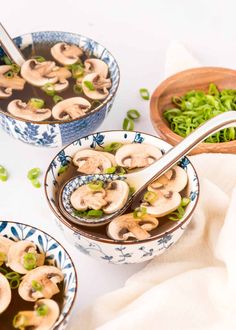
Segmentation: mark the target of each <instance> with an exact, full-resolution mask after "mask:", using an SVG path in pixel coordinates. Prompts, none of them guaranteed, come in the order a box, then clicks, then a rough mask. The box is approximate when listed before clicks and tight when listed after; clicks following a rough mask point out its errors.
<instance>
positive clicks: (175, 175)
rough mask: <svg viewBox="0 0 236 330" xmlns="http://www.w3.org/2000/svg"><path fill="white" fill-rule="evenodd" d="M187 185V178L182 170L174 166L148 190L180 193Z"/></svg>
mask: <svg viewBox="0 0 236 330" xmlns="http://www.w3.org/2000/svg"><path fill="white" fill-rule="evenodd" d="M187 183H188V176H187V173H186V172H185V170H184V169H182V168H181V167H180V166H174V167H173V168H172V169H171V170H170V171H168V172H166V173H165V174H163V175H162V176H161V177H160V178H159V179H157V180H156V181H154V182H153V183H152V184H151V185H150V186H149V188H148V190H150V191H156V190H163V189H164V190H167V191H176V192H180V191H182V190H183V189H184V188H185V187H186V185H187Z"/></svg>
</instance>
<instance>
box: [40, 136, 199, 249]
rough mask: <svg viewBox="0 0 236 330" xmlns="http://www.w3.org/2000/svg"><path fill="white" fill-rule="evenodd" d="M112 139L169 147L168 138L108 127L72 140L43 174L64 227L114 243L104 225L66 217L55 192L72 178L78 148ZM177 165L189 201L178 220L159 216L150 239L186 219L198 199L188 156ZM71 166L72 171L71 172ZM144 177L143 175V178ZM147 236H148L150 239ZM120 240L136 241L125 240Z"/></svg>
mask: <svg viewBox="0 0 236 330" xmlns="http://www.w3.org/2000/svg"><path fill="white" fill-rule="evenodd" d="M111 142H121V143H146V144H150V145H153V146H156V147H158V148H160V149H161V151H162V153H165V152H166V151H168V150H169V149H170V148H171V145H169V144H168V143H167V142H165V141H163V140H161V139H159V138H157V137H155V136H151V135H148V134H145V133H140V132H129V131H108V132H101V133H96V134H92V135H89V136H87V137H84V138H81V139H79V140H76V141H74V142H73V143H71V144H70V145H68V146H67V147H65V148H64V149H62V150H61V151H60V152H59V153H58V154H57V155H56V157H55V158H54V159H53V160H52V162H51V163H50V165H49V167H48V170H47V172H46V176H45V193H46V197H47V200H48V203H49V205H50V207H51V209H52V211H53V212H54V213H55V215H56V216H57V218H58V219H59V220H60V221H61V222H62V223H63V224H64V225H66V226H67V227H69V228H70V229H72V230H73V231H74V232H75V233H79V234H80V235H83V236H86V237H88V238H91V239H93V240H97V241H102V242H108V243H114V241H113V240H111V239H110V238H108V236H107V235H106V226H100V227H91V228H90V227H85V226H81V225H76V224H74V223H72V222H69V221H68V220H66V219H65V218H64V217H63V216H62V214H61V212H60V210H59V207H58V196H59V193H60V189H61V187H62V186H63V184H64V183H65V182H66V181H67V180H69V179H70V178H71V175H75V176H76V175H77V174H76V171H75V168H74V166H73V165H72V162H71V160H72V157H73V156H74V154H75V153H76V152H77V151H78V150H79V149H85V148H92V149H94V148H99V149H102V148H103V147H104V146H105V145H106V144H109V143H111ZM67 165H68V169H67V171H66V172H65V173H63V174H60V169H61V167H62V166H67ZM179 165H180V166H181V167H182V168H183V169H184V170H185V171H186V172H187V174H188V179H189V180H188V186H187V187H186V189H185V195H186V197H189V198H190V203H189V205H188V206H187V208H186V212H185V215H184V217H183V219H182V220H181V221H178V222H173V221H164V220H161V218H160V219H159V221H160V224H159V226H158V227H157V228H156V229H154V230H153V231H152V237H151V238H150V239H156V238H158V237H161V236H162V235H163V234H164V233H165V234H166V233H168V232H172V231H174V230H175V229H177V228H179V227H180V226H181V225H182V224H183V223H184V222H186V221H187V220H188V219H189V217H190V216H191V215H192V213H193V211H194V209H195V207H196V204H197V200H198V193H199V182H198V177H197V174H196V172H195V169H194V168H193V166H192V164H191V163H190V161H189V159H188V158H187V157H184V158H183V159H182V160H181V162H180V163H179ZM71 168H72V169H73V171H74V172H73V174H72V172H71ZM144 180H145V178H144ZM150 239H149V240H150ZM122 244H135V241H126V242H122Z"/></svg>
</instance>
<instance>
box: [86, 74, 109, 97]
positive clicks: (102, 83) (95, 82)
mask: <svg viewBox="0 0 236 330" xmlns="http://www.w3.org/2000/svg"><path fill="white" fill-rule="evenodd" d="M86 82H88V83H91V84H92V88H88V86H86ZM110 87H111V79H107V78H104V77H103V76H102V75H99V74H98V73H90V74H88V75H86V76H85V77H84V78H83V80H82V89H83V92H84V94H85V95H86V96H87V97H89V98H90V99H93V100H103V99H105V98H106V97H107V96H108V94H109V91H108V89H109V88H110Z"/></svg>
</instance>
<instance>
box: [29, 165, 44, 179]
mask: <svg viewBox="0 0 236 330" xmlns="http://www.w3.org/2000/svg"><path fill="white" fill-rule="evenodd" d="M40 174H41V170H40V168H39V167H34V168H32V169H31V170H29V171H28V173H27V178H28V179H29V180H34V179H37V178H38V177H39V176H40Z"/></svg>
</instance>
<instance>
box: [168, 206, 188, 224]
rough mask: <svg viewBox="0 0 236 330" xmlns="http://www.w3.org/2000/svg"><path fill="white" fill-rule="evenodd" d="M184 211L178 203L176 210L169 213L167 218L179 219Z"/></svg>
mask: <svg viewBox="0 0 236 330" xmlns="http://www.w3.org/2000/svg"><path fill="white" fill-rule="evenodd" d="M184 211H185V210H184V208H183V207H182V206H181V205H180V206H179V207H178V208H177V210H176V211H174V212H172V213H170V215H169V216H168V219H169V220H172V221H179V220H181V219H182V218H183V216H184Z"/></svg>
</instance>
